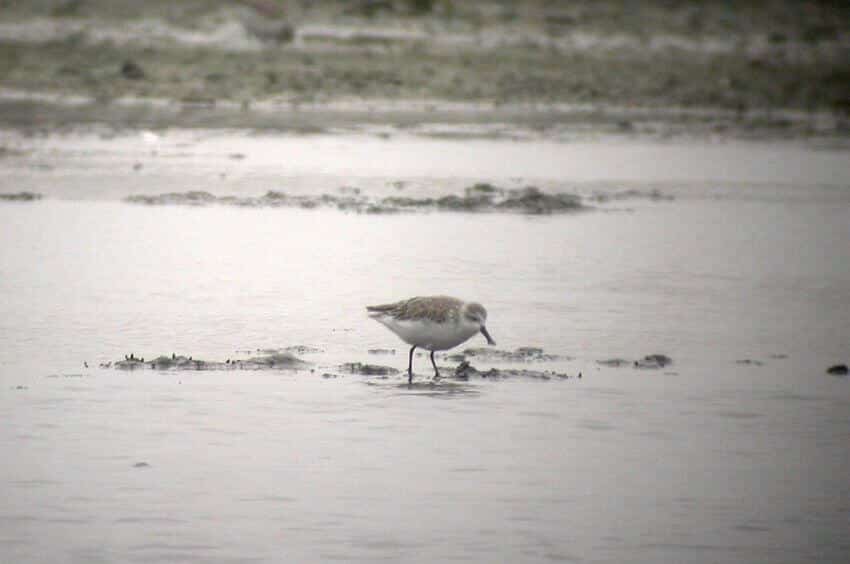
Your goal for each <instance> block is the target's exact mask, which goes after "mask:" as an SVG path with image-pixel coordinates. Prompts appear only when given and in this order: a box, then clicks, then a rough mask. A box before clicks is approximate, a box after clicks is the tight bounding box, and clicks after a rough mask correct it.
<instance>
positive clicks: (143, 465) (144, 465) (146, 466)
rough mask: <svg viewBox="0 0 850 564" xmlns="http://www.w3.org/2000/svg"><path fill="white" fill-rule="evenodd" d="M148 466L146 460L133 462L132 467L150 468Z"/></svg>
mask: <svg viewBox="0 0 850 564" xmlns="http://www.w3.org/2000/svg"><path fill="white" fill-rule="evenodd" d="M150 466H151V465H150V464H148V463H147V462H136V463H135V464H133V468H150Z"/></svg>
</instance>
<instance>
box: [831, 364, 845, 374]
mask: <svg viewBox="0 0 850 564" xmlns="http://www.w3.org/2000/svg"><path fill="white" fill-rule="evenodd" d="M826 373H827V374H832V375H833V376H846V375H847V365H846V364H835V365H833V366H830V367H829V368H827V369H826Z"/></svg>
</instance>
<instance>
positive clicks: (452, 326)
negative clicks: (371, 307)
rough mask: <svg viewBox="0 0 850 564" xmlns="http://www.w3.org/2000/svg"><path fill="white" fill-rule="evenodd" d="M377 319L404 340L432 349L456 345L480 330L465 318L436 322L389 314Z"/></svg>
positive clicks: (443, 348)
mask: <svg viewBox="0 0 850 564" xmlns="http://www.w3.org/2000/svg"><path fill="white" fill-rule="evenodd" d="M376 319H377V320H378V321H380V322H381V323H383V324H384V325H386V326H387V327H388V328H389V329H390V330H391V331H392V332H393V333H395V334H396V335H398V336H399V337H401V339H402V340H403V341H404V342H406V343H408V344H410V345H416V346H418V347H422V348H424V349H428V350H432V351H442V350H446V349H450V348H453V347H456V346H458V345H459V344H461V343H462V342H464V341H466V340H467V339H469V338H470V337H472V336H473V335H475V333H477V332H478V331H479V330H480V328H479V327H478V324H477V323H472V322H469V321H466V320H465V319H461V320H458V321H457V322H446V323H436V322H434V321H430V320H427V319H424V320H418V319H417V320H411V319H404V320H397V319H394V318H392V317H389V316H384V317H379V318H376Z"/></svg>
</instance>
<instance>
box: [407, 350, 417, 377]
mask: <svg viewBox="0 0 850 564" xmlns="http://www.w3.org/2000/svg"><path fill="white" fill-rule="evenodd" d="M414 350H416V345H413V346H412V347H410V361H409V362H408V363H407V383H408V384H412V383H413V351H414Z"/></svg>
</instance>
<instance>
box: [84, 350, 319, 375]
mask: <svg viewBox="0 0 850 564" xmlns="http://www.w3.org/2000/svg"><path fill="white" fill-rule="evenodd" d="M308 365H309V363H307V362H305V361H303V360H301V359H300V358H298V357H296V356H295V355H293V354H292V353H289V352H275V353H272V354H266V355H261V356H255V357H252V358H248V359H244V360H243V359H227V360H226V361H224V362H221V361H212V360H202V359H196V358H193V357H191V356H189V357H186V356H182V355H171V356H165V355H162V356H158V357H156V358H154V359H151V360H147V361H146V360H145V359H144V357H140V358H135V357H125V358H124V360H118V361H115V362H107V363H103V364H101V365H100V366H101V368H115V369H118V370H146V369H147V370H159V371H163V370H278V369H287V370H299V369H304V368H306V367H307V366H308Z"/></svg>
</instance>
